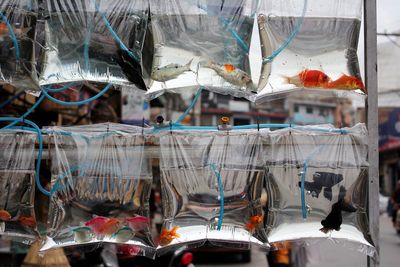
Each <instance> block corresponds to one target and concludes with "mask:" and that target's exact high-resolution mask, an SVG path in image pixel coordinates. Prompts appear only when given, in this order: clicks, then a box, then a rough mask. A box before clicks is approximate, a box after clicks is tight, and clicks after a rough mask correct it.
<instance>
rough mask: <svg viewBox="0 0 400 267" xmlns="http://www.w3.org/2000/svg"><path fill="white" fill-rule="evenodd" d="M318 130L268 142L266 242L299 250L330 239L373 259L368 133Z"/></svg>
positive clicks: (279, 135) (282, 133)
mask: <svg viewBox="0 0 400 267" xmlns="http://www.w3.org/2000/svg"><path fill="white" fill-rule="evenodd" d="M325 128H326V127H325ZM319 130H320V127H318V126H316V127H304V128H298V129H283V130H277V131H274V132H272V133H271V134H270V135H268V136H267V135H266V136H265V141H266V142H268V143H270V144H271V145H270V148H269V149H267V150H266V151H265V156H266V158H267V159H268V161H267V167H268V171H267V178H266V179H267V180H266V181H267V194H268V210H269V212H268V216H267V220H266V231H267V233H268V241H269V242H270V243H271V246H272V247H273V248H279V247H281V246H285V242H286V241H290V243H291V244H292V245H294V246H296V245H307V244H312V243H314V242H316V241H318V240H327V239H329V240H333V241H334V242H335V243H340V244H343V245H345V246H347V247H350V248H353V249H357V250H358V251H360V252H362V253H365V254H367V255H370V256H374V255H375V248H374V245H373V243H372V240H371V237H370V235H369V228H368V219H367V212H366V208H367V201H368V163H367V161H366V158H367V151H368V145H367V140H368V138H367V136H368V134H367V131H366V128H365V126H364V125H363V124H358V125H356V126H354V127H353V128H349V129H344V131H343V133H340V132H339V133H334V132H321V131H319ZM302 180H304V184H302ZM303 186H304V190H302V189H303Z"/></svg>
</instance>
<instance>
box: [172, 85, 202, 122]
mask: <svg viewBox="0 0 400 267" xmlns="http://www.w3.org/2000/svg"><path fill="white" fill-rule="evenodd" d="M203 89H204V88H203V87H200V88H199V90H198V91H197V93H196V95H195V96H194V98H193V100H192V102H191V103H190V105H189V106H188V108H187V109H186V110H185V112H184V113H183V114H182V115H181V116H179V118H178V119H177V120H176V121H175V123H176V124H179V123H181V121H183V119H184V118H185V117H186V116H187V115H188V114H189V112H190V111H191V110H192V109H193V108H194V106H195V105H196V103H197V101H198V100H199V97H200V96H201V92H202V91H203Z"/></svg>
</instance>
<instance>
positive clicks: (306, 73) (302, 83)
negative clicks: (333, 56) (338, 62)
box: [284, 70, 330, 88]
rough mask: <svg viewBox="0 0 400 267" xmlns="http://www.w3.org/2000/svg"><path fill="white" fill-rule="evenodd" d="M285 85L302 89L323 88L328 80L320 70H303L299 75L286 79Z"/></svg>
mask: <svg viewBox="0 0 400 267" xmlns="http://www.w3.org/2000/svg"><path fill="white" fill-rule="evenodd" d="M284 79H285V81H286V83H289V84H293V85H295V86H297V87H302V88H325V86H326V85H327V84H328V83H329V82H330V78H329V77H328V75H326V74H325V73H324V72H322V71H320V70H303V71H301V72H300V73H299V74H297V75H295V76H292V77H286V76H284Z"/></svg>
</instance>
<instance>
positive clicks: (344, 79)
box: [325, 74, 365, 92]
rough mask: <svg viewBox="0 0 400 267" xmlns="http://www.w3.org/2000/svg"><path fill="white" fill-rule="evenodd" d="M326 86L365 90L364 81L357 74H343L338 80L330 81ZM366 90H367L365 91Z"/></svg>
mask: <svg viewBox="0 0 400 267" xmlns="http://www.w3.org/2000/svg"><path fill="white" fill-rule="evenodd" d="M325 88H337V89H347V90H354V89H361V90H362V91H364V89H365V87H364V83H363V82H362V81H361V80H360V79H358V78H357V77H355V76H349V75H346V74H343V75H342V76H340V77H339V78H338V79H337V80H334V81H332V82H329V83H327V84H326V85H325ZM364 92H365V91H364Z"/></svg>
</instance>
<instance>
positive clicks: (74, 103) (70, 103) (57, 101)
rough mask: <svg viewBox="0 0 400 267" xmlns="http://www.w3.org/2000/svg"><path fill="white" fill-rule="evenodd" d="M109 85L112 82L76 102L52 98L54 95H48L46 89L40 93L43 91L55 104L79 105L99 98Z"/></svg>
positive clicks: (108, 88)
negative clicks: (89, 96)
mask: <svg viewBox="0 0 400 267" xmlns="http://www.w3.org/2000/svg"><path fill="white" fill-rule="evenodd" d="M111 86H112V84H111V83H109V84H107V86H106V87H104V89H103V90H101V91H100V92H99V93H98V94H97V95H95V96H92V97H91V98H88V99H85V100H82V101H77V102H65V101H61V100H58V99H57V98H54V97H52V96H50V95H49V94H48V93H47V91H46V89H44V90H42V93H43V94H44V95H45V96H46V97H47V98H48V99H49V100H51V101H53V102H55V103H57V104H60V105H63V106H81V105H86V104H88V103H89V102H92V101H94V100H96V99H98V98H100V97H101V96H102V95H104V94H105V93H106V92H107V91H108V90H110V88H111Z"/></svg>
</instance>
